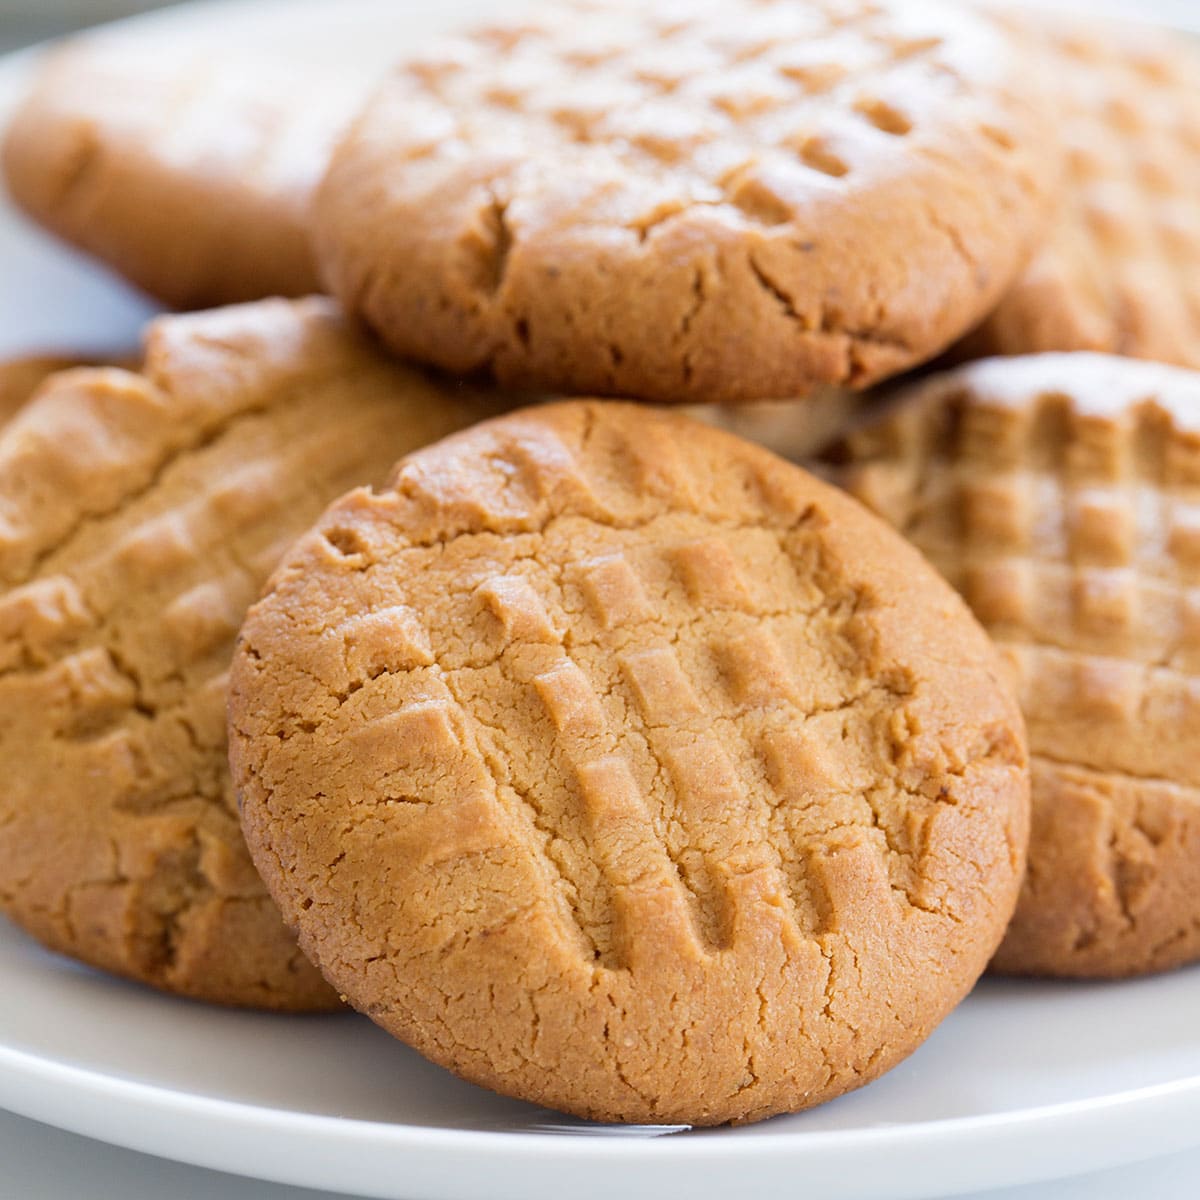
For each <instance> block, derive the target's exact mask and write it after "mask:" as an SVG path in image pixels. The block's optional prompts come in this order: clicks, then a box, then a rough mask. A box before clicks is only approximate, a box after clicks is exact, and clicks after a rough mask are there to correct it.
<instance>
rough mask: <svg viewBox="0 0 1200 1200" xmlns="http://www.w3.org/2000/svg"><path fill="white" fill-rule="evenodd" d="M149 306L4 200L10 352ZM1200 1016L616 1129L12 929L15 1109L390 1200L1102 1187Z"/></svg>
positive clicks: (278, 12) (1197, 1006)
mask: <svg viewBox="0 0 1200 1200" xmlns="http://www.w3.org/2000/svg"><path fill="white" fill-rule="evenodd" d="M1166 2H1167V3H1170V2H1171V0H1166ZM1186 2H1187V3H1189V4H1190V3H1191V0H1186ZM489 7H491V6H490V5H489V4H488V3H487V2H486V0H439V3H438V4H437V5H432V4H429V3H425V2H417V0H409V2H403V0H391V2H388V0H341V2H340V3H338V4H328V3H323V2H321V0H303V2H301V3H291V4H287V5H286V6H285V5H284V3H282V0H254V2H252V3H237V4H231V3H229V2H228V0H218V2H215V3H214V2H210V3H206V4H203V5H198V6H192V7H190V8H188V9H185V10H182V11H176V12H173V13H170V14H167V15H164V16H159V17H155V18H152V19H150V20H149V21H148V22H147V21H144V20H143V21H141V22H139V26H140V27H141V28H143V29H146V30H148V31H150V33H152V34H153V35H154V36H165V37H167V38H169V39H174V38H183V37H212V36H214V32H215V33H216V34H217V36H219V37H220V38H221V39H229V40H230V41H231V42H233V43H236V44H238V45H240V46H242V47H246V46H253V45H255V44H262V45H271V46H273V47H274V48H275V49H276V51H277V52H286V53H289V54H291V55H293V56H309V57H313V56H317V57H320V58H323V59H326V60H328V59H330V58H337V59H341V60H344V61H345V62H347V63H348V64H353V69H355V70H363V71H368V70H369V71H373V70H375V69H377V68H378V67H379V66H380V65H381V64H382V63H383V62H384V61H385V60H386V58H387V57H389V56H390V55H391V54H392V53H393V52H394V50H395V49H396V48H397V47H398V46H400V45H402V44H403V41H404V39H406V38H411V37H414V36H417V35H419V34H420V33H421V32H424V31H425V30H428V29H430V28H433V27H435V26H444V25H445V24H447V23H448V22H449V21H451V20H454V19H457V18H458V17H459V16H461V15H464V14H470V13H473V12H479V11H481V10H486V9H488V8H489ZM364 30H369V31H370V35H369V36H364ZM27 70H28V60H27V59H25V58H17V59H12V60H10V61H9V62H8V63H7V64H6V65H0V124H2V122H3V120H4V117H5V114H6V113H7V111H9V109H10V108H11V104H12V102H13V99H14V97H15V96H16V95H17V94H18V93H19V90H20V87H21V84H22V79H23V77H24V76H25V74H26V72H27ZM149 311H150V309H149V308H148V306H147V305H146V304H145V303H144V302H143V301H141V300H140V299H138V298H137V297H135V296H133V295H132V294H131V293H129V292H128V291H127V290H126V289H124V288H122V287H121V286H120V285H118V284H116V283H115V282H114V281H113V280H112V279H111V278H110V277H108V276H107V275H106V274H105V273H104V272H102V271H100V270H98V269H97V268H94V267H91V266H88V265H86V264H84V263H82V262H81V261H80V260H79V259H77V258H76V257H75V256H73V255H71V254H69V253H68V252H66V251H65V250H62V249H61V248H59V247H57V246H55V245H53V244H52V243H51V242H50V241H49V240H48V239H46V238H44V237H42V236H41V235H40V234H38V233H37V232H36V231H35V230H33V229H32V227H31V226H29V225H28V224H26V223H24V222H22V221H20V220H19V219H18V218H17V217H16V216H15V214H13V213H12V212H11V210H9V209H6V208H4V207H3V206H2V204H0V354H4V353H7V352H12V351H21V350H32V349H41V348H51V347H59V348H64V349H76V350H77V349H81V348H86V349H122V348H126V347H128V346H130V345H132V344H133V343H134V341H135V340H136V336H137V330H138V327H139V325H140V324H141V322H142V320H143V319H144V317H145V316H146V314H147V313H148V312H149ZM1198 1015H1200V969H1194V970H1191V971H1184V972H1178V973H1176V974H1173V975H1167V976H1163V977H1161V978H1157V979H1149V980H1141V981H1136V982H1130V983H1122V984H1110V985H1098V986H1096V985H1093V986H1070V985H1062V984H1037V983H1014V982H1004V981H994V980H989V981H986V982H985V983H984V984H982V985H981V986H980V987H979V988H978V989H977V990H976V992H975V994H974V995H973V996H971V997H970V999H969V1000H968V1001H967V1002H966V1003H965V1004H964V1005H963V1006H962V1007H961V1008H960V1009H959V1010H958V1011H957V1012H956V1013H954V1014H953V1016H951V1018H950V1019H949V1020H948V1021H946V1023H945V1024H944V1025H943V1026H942V1027H941V1028H940V1029H939V1030H938V1031H937V1033H936V1034H935V1035H934V1036H933V1037H932V1038H931V1039H930V1041H929V1042H928V1043H927V1044H926V1045H925V1046H924V1047H922V1049H921V1050H919V1051H918V1052H917V1053H916V1054H915V1055H913V1057H912V1058H910V1059H909V1060H908V1061H907V1062H905V1063H904V1064H902V1065H901V1066H900V1067H899V1068H897V1069H896V1070H895V1071H893V1072H892V1073H891V1074H890V1075H888V1076H887V1077H886V1078H884V1079H882V1080H880V1081H879V1082H878V1083H875V1084H873V1085H872V1086H871V1087H869V1088H867V1089H865V1090H864V1091H862V1092H859V1093H856V1094H854V1095H851V1096H847V1097H844V1098H843V1099H841V1100H838V1101H835V1102H833V1103H832V1104H828V1105H826V1106H824V1107H823V1108H820V1109H818V1110H816V1111H814V1112H810V1113H804V1114H799V1115H797V1116H792V1117H781V1118H776V1119H775V1120H773V1121H768V1122H765V1123H763V1124H761V1125H757V1126H752V1127H749V1128H743V1129H721V1130H710V1131H704V1132H690V1131H679V1130H663V1129H627V1128H613V1127H607V1126H594V1125H587V1124H584V1123H582V1122H575V1121H571V1120H569V1119H567V1118H563V1117H561V1116H558V1115H556V1114H554V1113H551V1112H547V1111H545V1110H542V1109H537V1108H533V1107H530V1106H528V1105H523V1104H519V1103H517V1102H515V1101H510V1100H503V1099H500V1098H499V1097H496V1096H492V1095H491V1094H489V1093H487V1092H484V1091H481V1090H479V1089H477V1088H474V1087H471V1086H470V1085H468V1084H465V1083H461V1082H459V1081H458V1080H455V1079H453V1078H451V1077H450V1076H449V1075H447V1074H445V1073H444V1072H442V1071H440V1070H438V1069H437V1068H435V1067H433V1066H430V1065H429V1064H428V1063H426V1062H424V1061H423V1060H422V1059H420V1058H419V1057H418V1056H417V1055H415V1054H413V1053H412V1052H410V1051H408V1050H407V1049H405V1048H404V1047H403V1046H400V1045H398V1044H397V1043H395V1042H393V1041H391V1040H390V1039H389V1038H388V1037H386V1036H385V1035H384V1034H383V1033H381V1032H380V1031H378V1030H377V1029H375V1027H374V1026H372V1025H371V1024H370V1023H369V1022H367V1021H365V1020H363V1019H361V1018H359V1017H355V1016H352V1015H345V1016H341V1017H332V1018H288V1017H268V1016H263V1015H258V1014H251V1013H237V1012H226V1011H222V1010H217V1009H210V1008H205V1007H203V1006H200V1005H194V1004H189V1003H186V1002H182V1001H177V1000H172V999H169V998H167V997H163V996H159V995H157V994H155V993H152V992H149V991H146V990H144V989H141V988H138V987H134V986H131V985H127V984H124V983H122V982H120V981H118V980H114V979H109V978H106V977H103V976H100V975H97V974H95V973H93V972H90V971H87V970H85V969H83V968H81V967H78V966H75V965H74V964H71V963H68V962H65V961H64V960H61V959H58V958H56V957H54V956H52V955H48V954H46V953H44V952H43V951H41V950H40V949H39V948H37V947H36V946H34V945H33V944H31V943H30V942H29V941H27V940H26V939H25V938H24V937H22V936H21V935H20V934H18V933H17V932H16V931H15V930H13V929H11V928H10V927H8V926H7V925H5V924H3V922H0V1107H7V1108H10V1109H12V1110H13V1111H16V1112H19V1113H22V1114H24V1115H26V1116H30V1117H35V1118H37V1119H39V1120H42V1121H46V1122H49V1123H51V1124H54V1125H59V1126H61V1127H63V1128H66V1129H71V1130H74V1131H76V1132H79V1133H84V1134H88V1135H90V1136H92V1137H96V1138H101V1139H103V1140H105V1141H110V1142H113V1143H116V1144H119V1145H122V1146H128V1147H131V1148H133V1149H136V1150H143V1151H148V1152H150V1153H154V1154H159V1155H162V1156H165V1157H168V1158H175V1159H178V1160H180V1161H183V1162H189V1163H195V1164H198V1165H201V1166H209V1167H215V1168H219V1169H222V1170H225V1171H231V1172H235V1173H240V1174H244V1175H251V1176H256V1177H260V1178H264V1179H271V1180H275V1181H278V1182H283V1183H295V1184H307V1185H308V1186H310V1187H321V1188H328V1189H332V1190H337V1191H349V1192H355V1193H359V1194H363V1195H369V1196H377V1197H387V1198H395V1200H484V1198H486V1200H542V1198H547V1200H549V1198H553V1200H559V1198H560V1197H562V1196H564V1195H567V1196H571V1197H573V1198H575V1200H591V1198H593V1197H594V1198H597V1200H599V1198H600V1197H603V1198H604V1200H610V1198H611V1197H612V1196H613V1195H617V1196H620V1197H622V1200H650V1198H653V1200H661V1197H663V1196H688V1197H691V1198H694V1200H705V1198H707V1197H714V1198H715V1197H720V1198H722V1200H725V1198H727V1197H730V1196H748V1195H772V1196H785V1195H793V1194H803V1195H804V1196H806V1197H813V1198H814V1200H832V1198H835V1197H842V1198H852V1197H891V1198H895V1200H900V1198H903V1197H933V1196H944V1195H949V1194H953V1193H962V1192H969V1191H972V1190H976V1189H981V1188H985V1187H987V1188H991V1187H1001V1186H1004V1185H1010V1184H1019V1183H1026V1182H1032V1181H1035V1180H1041V1179H1048V1178H1052V1177H1054V1176H1056V1175H1065V1174H1069V1173H1072V1172H1076V1171H1083V1170H1089V1169H1100V1168H1102V1167H1106V1166H1113V1165H1116V1164H1118V1163H1121V1162H1127V1161H1132V1160H1134V1159H1136V1158H1139V1157H1149V1156H1151V1155H1154V1154H1159V1153H1165V1152H1168V1151H1171V1150H1176V1149H1183V1148H1185V1147H1187V1146H1190V1145H1195V1144H1200V1120H1197V1114H1198V1113H1200V1020H1198V1019H1197V1017H1198Z"/></svg>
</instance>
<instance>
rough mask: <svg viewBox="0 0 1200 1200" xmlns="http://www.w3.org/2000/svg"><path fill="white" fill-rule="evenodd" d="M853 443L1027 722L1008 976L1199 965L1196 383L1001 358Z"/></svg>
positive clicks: (1102, 362)
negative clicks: (1026, 816) (1028, 788)
mask: <svg viewBox="0 0 1200 1200" xmlns="http://www.w3.org/2000/svg"><path fill="white" fill-rule="evenodd" d="M847 450H848V454H849V458H850V462H849V463H848V464H847V465H846V466H845V467H844V474H843V476H842V480H843V482H845V483H846V484H847V485H848V486H849V487H850V489H851V490H852V491H853V492H854V494H855V495H857V496H858V497H859V498H860V499H862V500H865V501H866V502H867V503H868V504H870V505H871V506H872V507H873V508H875V509H876V510H877V511H878V512H880V513H881V514H883V515H884V516H886V517H887V518H888V519H889V520H891V521H892V522H893V523H894V524H895V525H896V526H897V528H899V529H900V530H901V531H902V532H903V533H905V535H906V536H908V537H909V538H910V539H911V540H912V541H913V542H914V543H915V544H916V545H917V546H918V547H919V548H920V549H921V550H922V551H923V552H924V553H925V554H926V555H927V556H928V557H929V559H930V560H931V561H932V562H933V563H934V565H935V566H937V567H938V568H939V569H940V570H941V571H942V573H943V574H944V575H945V576H946V577H947V578H948V579H949V580H950V582H951V583H953V584H954V585H955V587H957V588H958V589H959V591H960V592H961V593H962V594H963V596H964V597H965V598H966V600H967V602H968V603H969V604H970V606H971V608H972V609H973V610H974V612H975V615H976V616H977V617H979V619H980V620H981V621H982V622H983V624H984V626H985V627H986V628H987V630H988V631H989V633H990V634H991V635H992V637H993V638H994V639H995V640H996V642H997V643H998V644H999V646H1000V648H1001V650H1002V652H1003V654H1004V657H1005V659H1006V661H1007V665H1008V668H1009V669H1010V672H1011V675H1012V677H1013V678H1014V680H1015V682H1016V686H1017V687H1018V691H1019V696H1020V699H1021V703H1022V707H1023V709H1024V712H1025V717H1026V720H1027V722H1028V725H1029V738H1030V748H1031V751H1032V755H1033V833H1032V837H1031V841H1030V851H1029V874H1028V878H1027V881H1026V883H1025V887H1024V890H1023V893H1022V896H1021V900H1020V902H1019V904H1018V906H1017V912H1016V916H1015V918H1014V920H1013V924H1012V926H1011V928H1010V930H1009V932H1008V935H1007V937H1006V939H1005V941H1004V944H1003V945H1002V946H1001V948H1000V951H999V954H998V955H997V958H996V966H997V967H998V968H1000V969H1002V970H1005V971H1010V972H1019V973H1036V974H1050V975H1074V976H1115V975H1129V974H1137V973H1142V972H1146V971H1152V970H1158V969H1163V968H1166V967H1171V966H1175V965H1178V964H1180V963H1183V962H1187V961H1191V960H1193V959H1196V958H1200V750H1198V749H1197V747H1200V375H1196V374H1193V373H1191V372H1188V371H1183V370H1180V369H1177V368H1172V367H1165V366H1160V365H1157V364H1150V363H1139V362H1132V361H1129V360H1126V359H1120V358H1113V357H1108V356H1105V355H1092V354H1063V355H1053V354H1048V355H1033V356H1028V357H1024V358H1011V359H995V360H990V361H987V362H981V363H978V364H975V365H972V366H969V367H966V368H963V369H962V370H959V371H955V372H952V373H948V374H945V375H942V376H938V377H935V378H933V379H932V380H930V381H929V382H928V383H926V384H924V385H921V386H919V387H918V388H916V389H915V390H914V391H913V392H911V393H909V394H907V395H905V396H903V397H901V398H899V399H898V400H897V407H896V409H895V411H894V413H893V414H891V415H889V416H888V417H887V418H886V419H885V420H884V421H882V422H881V423H880V424H879V425H877V426H876V427H874V428H872V429H868V430H864V431H862V432H861V433H859V434H857V435H856V436H855V437H854V438H853V439H851V441H850V443H849V445H848V448H847Z"/></svg>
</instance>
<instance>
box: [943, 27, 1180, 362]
mask: <svg viewBox="0 0 1200 1200" xmlns="http://www.w3.org/2000/svg"><path fill="white" fill-rule="evenodd" d="M1021 19H1022V20H1023V21H1027V22H1029V25H1028V29H1029V32H1030V33H1033V34H1040V35H1042V36H1044V37H1046V38H1048V39H1049V43H1050V45H1049V53H1050V55H1051V61H1052V63H1053V79H1054V86H1055V90H1056V96H1055V104H1054V107H1055V113H1056V120H1057V122H1058V125H1059V129H1060V132H1061V136H1062V138H1063V142H1064V170H1065V178H1064V198H1063V203H1062V204H1061V207H1060V209H1059V213H1058V216H1057V218H1056V223H1055V226H1054V228H1053V229H1052V230H1051V232H1050V235H1049V237H1048V238H1047V240H1046V244H1045V245H1044V246H1043V247H1041V248H1040V249H1039V250H1038V252H1037V253H1036V254H1035V255H1034V257H1033V260H1032V261H1031V263H1030V264H1029V266H1028V267H1027V268H1026V269H1025V271H1024V272H1023V273H1022V274H1021V276H1020V277H1019V278H1018V279H1017V282H1016V283H1015V285H1014V286H1013V288H1012V289H1011V290H1010V291H1009V293H1008V294H1007V295H1006V296H1005V297H1004V299H1003V300H1002V301H1001V302H1000V304H999V306H998V307H997V308H996V310H995V311H994V312H993V313H992V314H991V315H990V316H989V317H988V318H987V320H986V321H985V322H984V323H983V325H982V326H981V328H980V329H979V330H977V331H976V333H974V334H972V335H971V337H970V338H969V339H968V341H967V343H966V345H965V347H964V348H963V356H964V357H967V356H970V357H977V356H984V355H987V354H1027V353H1036V352H1041V351H1052V350H1103V351H1109V352H1111V353H1115V354H1122V355H1129V356H1130V357H1133V358H1145V359H1153V360H1157V361H1159V362H1167V363H1175V364H1177V365H1180V366H1185V367H1192V368H1195V367H1200V206H1198V205H1197V204H1196V199H1195V198H1196V196H1197V194H1198V193H1200V51H1198V48H1197V44H1196V42H1195V41H1194V40H1191V39H1184V38H1182V37H1180V36H1179V35H1177V34H1176V35H1171V34H1167V33H1164V32H1162V31H1160V30H1154V29H1146V28H1143V27H1135V26H1129V27H1127V26H1123V25H1120V24H1101V25H1099V26H1094V25H1090V24H1089V25H1088V26H1087V27H1086V28H1085V27H1084V26H1083V25H1082V24H1081V23H1080V22H1079V21H1078V20H1070V19H1066V18H1063V17H1062V16H1060V15H1053V14H1052V15H1046V14H1042V15H1040V16H1039V17H1038V18H1037V19H1036V21H1034V20H1033V19H1031V18H1030V17H1029V14H1028V13H1022V17H1021Z"/></svg>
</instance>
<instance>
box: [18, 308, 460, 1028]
mask: <svg viewBox="0 0 1200 1200" xmlns="http://www.w3.org/2000/svg"><path fill="white" fill-rule="evenodd" d="M482 412H483V409H482V408H480V407H473V406H471V405H469V404H468V403H467V402H466V401H465V400H463V401H459V400H458V399H456V397H455V396H454V394H453V393H451V392H450V390H449V389H447V388H440V387H436V386H434V385H433V384H431V383H429V382H427V381H425V379H424V378H423V377H422V376H420V375H418V374H416V373H414V372H411V371H407V370H405V369H403V368H400V367H395V366H393V365H391V364H390V363H387V362H386V361H383V360H382V359H381V358H380V357H379V356H378V355H377V354H376V353H375V352H374V351H373V350H372V349H371V348H370V347H369V346H367V345H366V344H365V343H364V342H362V341H361V340H360V339H359V338H358V337H356V336H355V335H354V334H352V333H351V332H349V331H348V330H347V329H346V328H345V327H344V326H343V324H342V323H341V321H340V319H339V318H338V317H337V316H336V315H335V313H334V310H333V307H332V305H331V304H328V303H326V302H324V301H313V302H302V303H298V304H294V305H293V304H288V303H285V302H282V301H273V302H264V303H262V304H259V305H254V306H248V307H245V308H235V309H229V310H225V311H219V312H212V313H208V314H204V315H202V316H196V317H190V318H182V317H177V318H164V319H162V320H160V321H157V322H155V323H154V324H153V325H152V326H151V327H150V331H149V336H148V340H147V343H146V364H145V367H144V369H143V371H142V372H141V373H133V372H128V371H123V370H116V369H101V370H80V371H72V372H69V373H67V374H65V375H61V376H58V377H56V378H55V379H54V380H52V381H51V382H49V383H48V384H46V385H45V386H44V387H43V388H42V390H41V391H40V392H39V394H38V395H37V397H36V398H35V399H34V400H32V401H30V402H29V403H28V404H27V405H26V406H25V407H24V409H23V411H22V412H21V413H19V414H18V415H17V416H16V417H14V418H13V419H12V420H11V421H10V422H9V423H8V424H7V425H6V426H5V427H4V428H3V429H2V430H0V761H3V762H4V763H5V773H4V775H5V778H4V788H3V790H2V791H0V907H2V909H3V911H4V912H5V913H7V914H8V915H9V916H10V917H11V918H12V919H13V920H15V921H16V922H17V923H18V924H20V925H21V926H23V927H24V928H25V929H26V930H28V931H29V932H30V933H32V934H33V935H34V936H36V937H37V938H39V939H40V940H41V941H43V942H44V943H45V944H46V945H48V946H50V947H52V948H54V949H56V950H59V951H63V952H65V953H67V954H71V955H74V956H75V957H77V958H80V959H82V960H84V961H86V962H89V963H92V964H94V965H96V966H99V967H103V968H107V969H108V970H111V971H115V972H118V973H119V974H122V975H126V976H129V977H131V978H134V979H139V980H142V981H144V982H146V983H150V984H154V985H156V986H158V987H161V988H165V989H167V990H169V991H173V992H178V993H183V994H186V995H189V996H194V997H199V998H203V999H206V1000H213V1001H218V1002H223V1003H230V1004H247V1005H259V1006H263V1007H268V1008H281V1009H305V1008H326V1007H332V1006H333V1005H335V1004H336V1002H337V1000H336V994H335V993H334V992H333V990H332V989H330V988H329V987H328V985H327V984H325V982H324V981H323V980H322V979H321V977H320V975H319V974H318V973H317V971H316V970H314V968H313V967H312V966H311V965H310V964H309V963H308V962H307V961H305V959H304V957H303V955H302V954H301V953H300V951H299V949H298V948H297V947H296V944H295V940H294V938H293V936H292V935H291V934H290V933H289V932H288V931H287V929H286V928H285V926H284V923H283V921H282V920H281V919H280V916H279V913H278V911H277V909H276V908H275V907H274V905H273V904H272V902H271V900H270V897H269V896H268V895H267V893H266V891H265V889H264V888H263V886H262V882H261V881H260V880H259V878H258V876H257V875H256V873H255V871H254V867H253V865H252V864H251V862H250V859H249V856H248V855H247V853H246V850H245V846H244V843H243V841H242V837H241V833H240V830H239V827H238V819H237V812H236V807H235V804H234V801H233V794H232V789H231V786H230V782H229V774H228V767H227V763H226V745H225V690H226V679H227V672H228V666H229V659H230V655H231V653H232V648H233V642H234V636H235V634H236V632H237V628H238V626H239V624H240V623H241V619H242V616H243V614H244V612H245V610H246V608H247V607H248V606H249V605H250V603H251V602H252V601H253V600H254V599H255V598H256V596H257V595H258V594H259V592H260V590H261V588H262V586H263V584H264V582H265V581H266V579H267V576H268V574H269V573H270V571H271V569H272V568H273V566H274V565H275V563H276V561H277V560H278V558H279V556H280V555H281V554H282V552H283V550H284V548H285V547H286V546H287V545H288V544H289V542H290V541H291V540H292V539H293V538H294V537H295V536H297V535H298V534H300V533H301V532H303V531H304V530H305V529H306V528H307V527H308V526H309V525H310V524H311V523H312V521H313V520H314V519H315V518H316V517H317V515H318V514H319V513H320V512H321V510H322V509H323V508H324V507H325V505H326V504H328V503H329V501H330V500H331V499H333V498H334V497H336V496H338V495H340V494H341V493H342V492H344V491H345V490H346V489H347V488H348V487H351V486H353V485H354V484H356V483H358V482H361V481H363V480H370V479H383V478H384V477H386V474H387V470H388V468H389V467H390V466H391V464H392V462H394V460H395V458H396V456H397V455H398V454H401V453H403V452H405V451H406V450H409V449H412V448H414V447H416V446H419V445H421V444H423V443H424V442H426V441H429V440H432V439H434V438H436V437H438V436H440V435H442V434H444V433H447V432H449V431H450V430H452V429H455V428H457V427H459V426H461V425H463V424H466V423H467V422H468V421H470V420H471V419H474V418H475V417H476V416H478V415H480V414H481V413H482Z"/></svg>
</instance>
